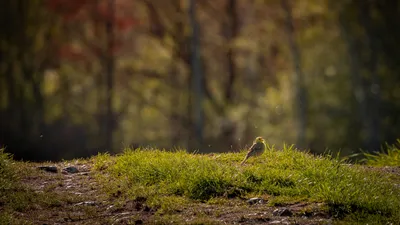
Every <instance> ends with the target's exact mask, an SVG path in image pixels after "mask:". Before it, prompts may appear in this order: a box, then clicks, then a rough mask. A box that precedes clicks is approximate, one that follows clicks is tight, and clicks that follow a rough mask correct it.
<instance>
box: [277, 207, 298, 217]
mask: <svg viewBox="0 0 400 225" xmlns="http://www.w3.org/2000/svg"><path fill="white" fill-rule="evenodd" d="M272 215H274V216H292V215H293V213H292V211H290V210H289V209H288V208H282V209H275V210H274V211H273V212H272Z"/></svg>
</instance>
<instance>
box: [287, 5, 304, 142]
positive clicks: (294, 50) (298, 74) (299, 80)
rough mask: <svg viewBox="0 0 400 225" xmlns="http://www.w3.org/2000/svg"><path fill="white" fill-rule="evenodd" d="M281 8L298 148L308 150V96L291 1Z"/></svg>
mask: <svg viewBox="0 0 400 225" xmlns="http://www.w3.org/2000/svg"><path fill="white" fill-rule="evenodd" d="M281 6H282V8H283V10H284V12H285V14H286V33H287V37H288V40H289V48H290V53H291V55H292V60H293V65H294V73H293V87H294V90H295V91H294V97H293V101H294V110H295V112H296V121H297V146H298V147H300V148H307V144H306V131H307V96H306V88H305V85H304V74H303V71H302V69H301V56H300V50H299V47H298V45H297V43H296V38H295V30H294V25H293V15H292V9H291V6H290V4H289V1H288V0H281Z"/></svg>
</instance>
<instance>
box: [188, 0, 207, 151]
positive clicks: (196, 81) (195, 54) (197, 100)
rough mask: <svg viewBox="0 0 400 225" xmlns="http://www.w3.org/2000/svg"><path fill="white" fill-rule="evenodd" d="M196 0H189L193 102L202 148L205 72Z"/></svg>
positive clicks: (196, 140) (195, 122) (197, 134)
mask: <svg viewBox="0 0 400 225" xmlns="http://www.w3.org/2000/svg"><path fill="white" fill-rule="evenodd" d="M195 2H196V1H195V0H189V18H190V26H191V28H192V34H191V74H192V88H193V90H192V96H193V98H192V99H193V100H192V101H191V104H192V106H193V111H192V112H193V114H194V134H195V142H196V144H197V146H196V147H199V148H201V147H202V144H203V127H204V109H203V99H204V85H203V82H202V81H203V72H202V69H201V60H200V59H201V58H200V54H201V53H200V28H199V24H198V22H197V19H196V6H195Z"/></svg>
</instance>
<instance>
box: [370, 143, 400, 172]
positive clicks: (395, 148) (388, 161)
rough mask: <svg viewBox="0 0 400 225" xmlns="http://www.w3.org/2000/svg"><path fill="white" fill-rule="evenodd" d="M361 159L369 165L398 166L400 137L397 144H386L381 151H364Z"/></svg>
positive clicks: (399, 162) (399, 160) (399, 163)
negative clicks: (363, 157)
mask: <svg viewBox="0 0 400 225" xmlns="http://www.w3.org/2000/svg"><path fill="white" fill-rule="evenodd" d="M363 155H364V156H365V159H364V160H363V161H364V162H365V163H366V164H367V165H371V166H400V139H398V140H397V144H394V145H386V148H385V150H382V151H381V152H377V153H375V154H373V153H364V154H363Z"/></svg>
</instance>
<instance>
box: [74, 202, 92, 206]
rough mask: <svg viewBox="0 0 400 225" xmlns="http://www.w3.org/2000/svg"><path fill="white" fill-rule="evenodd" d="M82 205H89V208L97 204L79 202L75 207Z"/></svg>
mask: <svg viewBox="0 0 400 225" xmlns="http://www.w3.org/2000/svg"><path fill="white" fill-rule="evenodd" d="M80 205H89V206H95V205H96V202H94V201H86V202H79V203H76V204H75V206H80Z"/></svg>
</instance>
